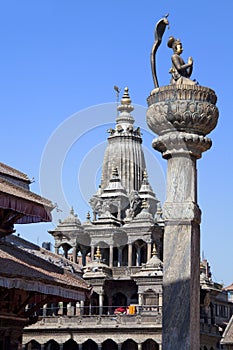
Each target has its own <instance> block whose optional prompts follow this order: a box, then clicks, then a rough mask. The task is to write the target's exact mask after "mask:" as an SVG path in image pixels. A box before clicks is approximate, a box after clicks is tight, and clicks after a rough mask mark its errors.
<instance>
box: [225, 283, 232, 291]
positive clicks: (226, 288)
mask: <svg viewBox="0 0 233 350" xmlns="http://www.w3.org/2000/svg"><path fill="white" fill-rule="evenodd" d="M224 290H227V291H228V290H232V291H233V283H232V284H230V285H229V286H227V287H225V288H224Z"/></svg>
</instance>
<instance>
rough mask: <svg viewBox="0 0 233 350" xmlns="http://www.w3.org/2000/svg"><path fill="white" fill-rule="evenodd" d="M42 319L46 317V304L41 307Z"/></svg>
mask: <svg viewBox="0 0 233 350" xmlns="http://www.w3.org/2000/svg"><path fill="white" fill-rule="evenodd" d="M42 313H43V317H46V316H47V304H44V305H43V312H42Z"/></svg>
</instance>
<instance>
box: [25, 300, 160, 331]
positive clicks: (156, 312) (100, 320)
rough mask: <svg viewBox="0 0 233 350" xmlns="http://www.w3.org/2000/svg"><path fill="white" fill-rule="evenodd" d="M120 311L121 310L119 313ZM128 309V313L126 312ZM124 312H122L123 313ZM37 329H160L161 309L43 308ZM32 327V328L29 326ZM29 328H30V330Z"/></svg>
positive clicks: (148, 306)
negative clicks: (133, 327)
mask: <svg viewBox="0 0 233 350" xmlns="http://www.w3.org/2000/svg"><path fill="white" fill-rule="evenodd" d="M120 309H122V310H121V311H120ZM127 309H128V311H127ZM109 310H110V311H109ZM123 310H124V311H123ZM38 318H39V323H37V326H39V327H46V328H51V327H57V326H58V325H59V327H62V326H64V327H67V326H68V325H71V326H72V327H74V326H75V324H76V325H77V326H78V327H81V328H85V327H87V328H88V327H90V328H94V327H100V328H101V327H105V328H112V327H127V326H130V327H132V326H135V327H137V326H138V327H142V326H143V325H145V326H146V327H155V326H157V327H160V326H161V325H162V307H161V306H158V305H142V306H136V305H135V306H131V308H126V307H121V306H114V307H111V308H109V307H102V308H101V307H74V306H73V307H72V306H71V307H67V308H46V309H45V308H43V309H41V311H40V315H39V316H38ZM31 327H33V326H31ZM31 327H30V328H31Z"/></svg>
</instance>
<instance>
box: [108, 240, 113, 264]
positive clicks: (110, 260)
mask: <svg viewBox="0 0 233 350" xmlns="http://www.w3.org/2000/svg"><path fill="white" fill-rule="evenodd" d="M109 267H111V268H112V267H113V245H112V244H110V246H109Z"/></svg>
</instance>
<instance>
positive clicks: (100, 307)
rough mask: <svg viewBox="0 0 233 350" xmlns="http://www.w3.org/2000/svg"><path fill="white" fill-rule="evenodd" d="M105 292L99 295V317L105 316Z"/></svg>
mask: <svg viewBox="0 0 233 350" xmlns="http://www.w3.org/2000/svg"><path fill="white" fill-rule="evenodd" d="M103 304H104V292H103V291H102V292H100V293H99V315H102V314H103Z"/></svg>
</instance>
